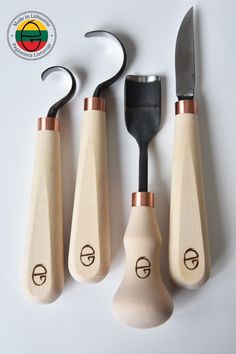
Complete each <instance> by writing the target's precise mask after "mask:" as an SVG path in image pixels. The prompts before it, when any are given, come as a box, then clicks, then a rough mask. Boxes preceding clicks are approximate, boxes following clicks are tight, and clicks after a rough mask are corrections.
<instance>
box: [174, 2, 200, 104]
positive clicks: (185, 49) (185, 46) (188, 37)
mask: <svg viewBox="0 0 236 354" xmlns="http://www.w3.org/2000/svg"><path fill="white" fill-rule="evenodd" d="M175 74H176V96H177V97H178V99H179V100H183V99H193V97H194V88H195V61H194V30H193V7H191V8H190V10H189V11H188V12H187V13H186V15H185V17H184V19H183V21H182V23H181V25H180V28H179V32H178V36H177V40H176V47H175Z"/></svg>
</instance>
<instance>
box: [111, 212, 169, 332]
mask: <svg viewBox="0 0 236 354" xmlns="http://www.w3.org/2000/svg"><path fill="white" fill-rule="evenodd" d="M124 245H125V252H126V267H125V274H124V277H123V280H122V282H121V284H120V287H119V288H118V290H117V292H116V294H115V296H114V298H113V312H114V314H115V315H116V317H117V318H118V319H120V321H121V322H123V323H125V324H126V325H128V326H131V327H137V328H149V327H155V326H159V325H160V324H162V323H163V322H165V321H166V320H167V319H168V318H169V317H170V316H171V314H172V311H173V304H172V300H171V297H170V295H169V293H168V291H167V289H166V287H165V285H164V283H163V280H162V277H161V273H160V265H159V261H160V246H161V235H160V231H159V227H158V225H157V221H156V217H155V210H154V208H151V207H146V206H135V207H132V210H131V215H130V219H129V223H128V227H127V230H126V232H125V236H124Z"/></svg>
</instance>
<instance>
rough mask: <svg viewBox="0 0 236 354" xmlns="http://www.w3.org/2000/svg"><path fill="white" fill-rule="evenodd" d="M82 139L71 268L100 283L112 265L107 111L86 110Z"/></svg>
mask: <svg viewBox="0 0 236 354" xmlns="http://www.w3.org/2000/svg"><path fill="white" fill-rule="evenodd" d="M80 139H81V140H80V152H79V163H78V172H77V182H76V190H75V200H74V209H73V218H72V228H71V239H70V249H69V270H70V273H71V275H72V276H73V277H74V279H76V280H78V281H89V282H97V281H100V280H102V279H103V278H104V277H105V276H106V274H107V272H108V270H109V265H110V225H109V206H108V171H107V136H106V114H105V112H102V111H96V110H88V111H85V112H84V119H83V125H82V131H81V138H80Z"/></svg>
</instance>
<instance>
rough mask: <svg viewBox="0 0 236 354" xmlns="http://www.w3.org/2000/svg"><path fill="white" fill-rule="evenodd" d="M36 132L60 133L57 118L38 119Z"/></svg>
mask: <svg viewBox="0 0 236 354" xmlns="http://www.w3.org/2000/svg"><path fill="white" fill-rule="evenodd" d="M38 130H54V131H56V132H59V131H60V121H59V119H57V118H52V117H45V118H39V119H38Z"/></svg>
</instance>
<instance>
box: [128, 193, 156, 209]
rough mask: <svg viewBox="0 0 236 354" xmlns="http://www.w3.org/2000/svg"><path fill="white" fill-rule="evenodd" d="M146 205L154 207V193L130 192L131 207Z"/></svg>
mask: <svg viewBox="0 0 236 354" xmlns="http://www.w3.org/2000/svg"><path fill="white" fill-rule="evenodd" d="M134 206H147V207H150V208H154V193H152V192H135V193H132V207H134Z"/></svg>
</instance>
